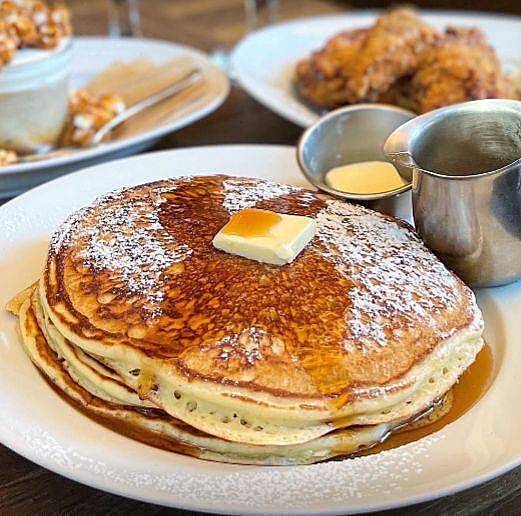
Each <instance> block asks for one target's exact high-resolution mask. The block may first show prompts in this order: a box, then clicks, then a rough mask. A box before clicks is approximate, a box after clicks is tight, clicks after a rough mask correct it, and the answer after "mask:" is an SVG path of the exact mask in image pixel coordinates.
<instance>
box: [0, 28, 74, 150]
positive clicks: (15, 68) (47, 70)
mask: <svg viewBox="0 0 521 516" xmlns="http://www.w3.org/2000/svg"><path fill="white" fill-rule="evenodd" d="M71 47H72V45H71V40H70V39H69V38H67V39H65V40H64V41H62V42H61V43H60V45H59V46H58V47H57V48H56V49H53V50H39V49H23V50H19V51H18V52H17V54H16V56H15V58H14V60H13V61H12V62H11V63H9V64H8V65H7V66H5V67H4V68H3V69H1V70H0V148H6V149H13V150H16V151H19V152H31V151H33V150H34V149H35V148H36V147H39V146H42V145H49V144H50V145H54V144H55V143H56V142H57V140H58V138H59V136H60V133H61V131H62V129H63V124H64V123H65V119H66V116H67V102H68V82H69V70H70V62H71V54H72V49H71Z"/></svg>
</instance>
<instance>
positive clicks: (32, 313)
mask: <svg viewBox="0 0 521 516" xmlns="http://www.w3.org/2000/svg"><path fill="white" fill-rule="evenodd" d="M26 294H27V295H26V296H25V298H24V299H23V301H22V303H21V304H20V305H19V308H18V310H17V313H18V314H19V316H20V330H21V335H22V342H23V345H24V348H25V350H26V351H27V353H28V355H29V357H30V358H31V360H32V361H33V362H34V364H35V365H36V366H37V367H38V369H39V370H40V371H41V372H42V373H43V374H44V376H45V377H46V378H47V380H48V381H49V382H50V383H51V384H52V385H53V386H54V387H55V388H56V389H57V390H58V391H59V392H60V393H61V394H62V395H63V396H64V397H65V398H66V399H67V400H68V401H69V402H71V403H72V404H73V405H75V406H76V407H77V408H79V409H80V410H81V411H82V412H84V413H86V414H87V415H89V416H90V417H92V418H94V419H95V420H96V421H98V422H100V423H102V424H104V425H106V426H109V427H111V428H116V429H117V430H118V431H119V432H121V433H123V434H125V435H127V436H129V437H132V438H135V439H138V440H140V441H142V442H144V443H147V444H150V445H152V446H156V447H160V448H163V449H166V450H170V451H176V452H180V453H184V454H187V455H192V456H194V457H198V458H201V459H206V460H213V461H220V462H232V463H244V464H261V465H292V464H307V463H313V462H317V461H322V460H326V459H329V458H331V457H337V456H339V455H340V456H342V455H343V456H349V455H352V454H353V453H356V452H359V451H361V450H366V449H368V448H370V447H371V446H373V445H375V444H377V443H379V442H381V441H382V440H384V439H385V438H386V437H387V436H388V435H390V433H391V432H393V431H398V432H399V431H401V430H403V429H409V428H418V427H421V426H423V425H425V424H431V423H432V422H434V421H436V420H438V419H439V418H440V417H443V416H444V415H445V414H446V413H447V412H448V410H449V409H450V407H451V404H452V398H451V393H450V392H449V393H447V395H445V396H444V398H443V399H441V400H439V401H438V402H437V403H436V404H435V405H433V406H432V407H430V408H429V409H428V410H426V411H425V412H424V413H423V414H421V415H418V416H416V417H414V418H412V420H409V421H402V422H394V423H393V424H380V425H376V426H369V427H357V428H353V429H348V430H338V431H336V432H333V433H332V434H330V435H328V436H325V437H320V438H317V439H314V440H312V441H311V442H308V443H304V444H297V445H287V446H257V445H248V444H241V443H235V442H231V441H225V440H222V439H219V438H215V437H213V436H211V435H209V434H204V433H202V432H199V431H197V430H195V429H194V428H192V427H190V426H188V425H186V424H184V423H183V422H182V421H179V420H176V419H175V418H172V417H171V416H169V415H168V414H167V413H165V412H164V411H161V410H157V409H150V408H138V407H137V406H125V405H121V404H119V403H111V402H108V401H106V398H105V397H104V396H103V395H102V396H101V398H99V397H97V396H95V395H93V394H92V392H90V391H89V390H88V389H85V388H83V387H82V386H81V384H80V382H78V381H77V380H76V379H75V378H74V377H73V376H72V375H71V373H70V367H69V365H68V364H67V361H66V360H65V359H63V358H62V357H61V356H60V355H59V354H58V353H57V352H56V351H55V350H54V349H53V346H52V345H51V344H49V343H50V342H52V340H53V339H52V337H51V335H50V333H49V332H48V330H49V328H50V327H52V324H50V323H49V322H48V321H47V322H46V321H45V316H44V314H43V312H42V310H41V306H40V304H39V302H38V296H37V294H36V289H33V290H32V291H28V292H27V293H26ZM93 376H94V378H93V380H94V379H96V380H97V381H98V382H99V383H100V385H101V386H106V385H107V384H106V381H105V382H103V381H102V380H103V376H104V371H103V372H97V368H94V371H93ZM96 376H98V378H96ZM92 384H93V385H95V384H96V382H95V381H93V382H92ZM101 391H102V389H101ZM96 392H97V393H99V392H100V389H99V388H96Z"/></svg>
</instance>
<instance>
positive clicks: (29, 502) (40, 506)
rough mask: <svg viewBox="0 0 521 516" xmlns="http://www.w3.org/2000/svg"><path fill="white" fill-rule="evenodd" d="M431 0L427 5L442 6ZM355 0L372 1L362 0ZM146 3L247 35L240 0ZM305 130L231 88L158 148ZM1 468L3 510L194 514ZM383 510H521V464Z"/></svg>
mask: <svg viewBox="0 0 521 516" xmlns="http://www.w3.org/2000/svg"><path fill="white" fill-rule="evenodd" d="M433 2H434V0H433V1H431V2H430V5H434V4H436V5H441V4H440V3H439V2H434V3H433ZM501 2H502V3H499V2H490V1H489V0H473V1H472V2H470V1H469V0H466V1H465V0H461V1H457V0H451V1H450V3H449V2H447V5H449V6H450V7H454V8H466V7H473V8H475V9H476V8H483V9H487V8H490V6H493V8H496V9H499V8H504V10H505V11H510V12H517V13H521V2H519V1H514V0H501ZM68 3H69V5H70V6H71V7H72V9H73V13H74V23H75V26H76V31H77V32H78V33H81V34H103V33H105V32H106V29H107V24H106V16H105V14H106V13H105V2H104V1H103V0H83V1H81V0H73V1H69V2H68ZM353 3H356V4H357V5H368V3H366V2H364V0H361V1H359V2H353ZM386 3H387V2H379V4H386ZM417 3H420V4H421V2H417ZM427 3H428V2H427ZM280 4H281V18H282V19H288V18H294V17H297V16H307V15H315V14H327V13H331V12H337V11H341V10H344V9H346V8H347V6H348V3H346V2H341V1H338V2H335V1H319V0H301V1H297V0H281V2H280ZM141 9H142V17H143V27H144V32H145V35H146V36H149V37H155V38H163V39H171V40H174V41H176V42H180V43H185V44H189V45H193V46H196V47H199V48H201V49H203V50H206V51H210V50H212V49H215V48H216V47H221V48H229V47H230V46H231V45H232V44H233V43H234V42H235V41H236V40H237V39H239V38H240V37H241V36H242V35H243V33H244V23H243V15H242V2H241V0H142V1H141ZM300 132H301V130H300V128H298V127H297V126H295V125H294V124H292V123H290V122H287V121H285V120H283V119H282V118H280V117H278V116H276V115H274V114H273V113H271V112H270V111H269V110H267V109H266V108H264V107H263V106H261V105H260V104H258V103H257V102H256V101H254V100H253V99H251V98H250V97H249V96H248V95H247V94H246V93H245V92H243V91H242V90H240V89H239V88H237V87H235V86H234V87H233V89H232V92H231V94H230V96H229V98H228V99H227V100H226V102H225V103H224V105H223V106H222V107H221V108H220V109H219V110H218V111H217V112H215V113H214V114H212V115H211V116H210V117H208V118H206V119H205V120H201V121H200V122H197V123H196V124H193V125H192V126H190V127H187V128H185V129H183V130H181V131H179V132H177V133H175V134H172V135H170V136H168V137H166V138H165V139H163V140H162V141H161V142H160V143H159V144H158V145H157V147H156V148H157V149H167V148H173V147H180V146H192V145H205V144H226V143H274V144H287V145H294V144H295V142H296V140H297V138H298V136H299V134H300ZM505 424H507V422H505ZM520 437H521V431H520ZM0 466H1V467H0V515H4V514H5V515H16V516H18V515H20V516H24V515H35V514H37V515H39V514H45V515H61V514H67V515H68V514H71V515H78V516H80V515H86V516H98V515H99V516H102V515H114V516H116V515H122V516H123V515H129V514H132V515H141V514H143V515H144V514H147V515H149V514H150V515H163V514H183V515H189V514H194V513H189V512H185V511H179V510H169V509H165V508H162V507H158V506H154V505H149V504H145V503H142V502H136V501H133V500H129V499H125V498H121V497H118V496H114V495H110V494H108V493H104V492H101V491H98V490H95V489H92V488H90V487H86V486H83V485H81V484H78V483H76V482H73V481H71V480H68V479H65V478H63V477H61V476H59V475H56V474H54V473H51V472H49V471H47V470H45V469H43V468H41V467H39V466H36V465H34V464H32V463H31V462H29V461H27V460H25V459H23V458H22V457H20V456H18V455H16V454H15V453H14V452H12V451H10V450H8V449H7V448H5V447H3V446H1V445H0ZM380 514H382V515H383V514H385V515H386V516H398V515H400V516H401V515H404V516H412V515H420V516H421V515H429V516H430V515H451V516H452V515H455V516H460V515H471V514H473V515H493V514H498V515H520V514H521V468H518V469H516V470H514V471H512V472H510V473H508V474H506V475H503V476H502V477H500V478H497V479H495V480H492V481H490V482H488V483H485V484H483V485H481V486H479V487H476V488H473V489H470V490H467V491H464V492H462V493H458V494H456V495H453V496H449V497H445V498H441V499H439V500H435V501H433V502H428V503H424V504H419V505H415V506H412V507H407V508H402V509H398V510H393V511H387V512H385V513H380Z"/></svg>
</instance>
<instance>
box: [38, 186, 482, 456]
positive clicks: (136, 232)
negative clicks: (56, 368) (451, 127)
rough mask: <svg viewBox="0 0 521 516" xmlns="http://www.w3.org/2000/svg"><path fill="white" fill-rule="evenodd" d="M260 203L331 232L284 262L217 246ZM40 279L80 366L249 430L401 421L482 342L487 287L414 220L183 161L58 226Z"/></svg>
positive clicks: (143, 395)
mask: <svg viewBox="0 0 521 516" xmlns="http://www.w3.org/2000/svg"><path fill="white" fill-rule="evenodd" d="M248 207H257V208H263V209H268V210H272V211H276V212H279V213H287V214H295V215H305V216H309V217H314V218H315V219H316V223H317V234H316V236H315V238H314V239H313V240H312V241H311V242H310V244H309V245H308V246H307V247H306V248H305V250H304V251H303V252H302V253H301V254H300V255H299V256H298V257H297V258H296V260H295V261H294V262H293V263H291V264H289V265H284V266H275V265H269V264H263V263H259V262H256V261H253V260H248V259H246V258H242V257H239V256H235V255H231V254H227V253H224V252H222V251H219V250H217V249H215V248H214V247H213V246H212V243H211V242H212V239H213V237H214V236H215V234H216V233H217V232H218V231H219V230H220V229H221V228H222V226H224V225H225V224H226V222H227V221H228V219H229V217H230V215H231V214H232V213H234V212H235V211H237V210H240V209H244V208H248ZM38 290H39V293H38V296H36V299H37V300H36V301H35V303H37V306H38V308H36V310H40V311H41V313H42V314H43V319H42V320H43V321H47V322H44V323H42V324H43V325H44V326H46V327H47V328H46V331H47V332H48V334H49V335H51V337H50V341H52V342H49V346H50V348H51V349H53V350H54V351H55V352H56V351H57V352H58V354H60V353H61V354H62V355H63V354H64V355H67V356H68V357H69V359H70V361H71V362H72V363H68V359H67V360H65V361H66V362H67V363H66V364H65V366H64V367H65V369H66V370H67V371H68V372H69V373H70V376H71V377H72V378H73V380H74V381H75V383H77V384H79V385H81V386H83V387H84V388H86V389H87V390H89V391H90V392H91V393H93V391H95V390H96V389H98V390H99V392H97V393H95V394H96V396H97V397H100V396H101V398H103V401H104V402H111V403H116V404H117V403H120V404H121V403H123V402H126V400H130V401H129V403H130V404H134V405H137V406H138V407H139V406H140V404H141V402H142V403H143V404H146V406H149V407H155V408H157V409H159V410H161V411H163V412H164V413H167V414H169V416H170V417H172V418H175V419H176V420H179V421H182V422H183V423H184V424H186V425H189V426H190V427H191V428H192V429H194V431H195V430H197V431H199V432H203V433H205V434H209V435H211V436H213V437H214V438H218V439H221V440H225V441H228V442H233V443H237V444H241V445H252V446H268V447H270V446H283V447H285V446H294V445H303V446H305V445H306V443H309V446H310V447H312V446H313V443H316V442H317V441H316V440H317V439H318V438H320V437H321V436H328V434H334V433H335V432H337V431H339V429H346V430H348V429H350V428H352V427H353V428H357V427H360V426H363V427H372V428H373V429H374V428H376V427H377V426H378V425H391V426H396V425H397V424H398V423H400V422H403V421H407V420H409V419H411V418H413V417H414V416H415V415H417V414H420V413H422V412H423V411H425V410H426V409H428V408H429V407H431V406H432V404H433V403H434V402H435V400H437V399H439V398H441V397H442V396H443V395H444V394H445V393H446V392H447V391H449V389H450V388H451V386H452V385H453V384H454V383H455V382H456V381H457V378H458V377H459V376H460V375H461V373H462V372H463V371H464V370H465V369H466V368H467V367H468V366H469V365H470V364H471V363H472V362H473V360H474V358H475V355H476V354H477V352H478V351H479V349H480V348H481V346H482V344H483V341H482V339H481V333H482V329H483V322H482V317H481V313H480V311H479V309H478V308H477V305H476V302H475V299H474V296H473V294H472V292H471V291H470V289H468V288H467V287H466V286H465V285H464V284H463V283H462V282H461V281H460V280H459V279H458V278H457V277H456V276H455V275H453V274H452V273H451V272H449V271H448V270H447V269H446V268H445V267H444V266H443V265H442V264H441V262H439V261H438V259H437V258H436V257H435V256H434V255H433V254H432V253H430V251H428V249H427V248H426V247H425V246H424V244H423V243H422V242H421V240H420V239H419V238H418V236H417V235H416V234H415V233H414V231H413V230H412V228H411V227H410V226H408V225H407V224H406V223H405V222H403V221H401V220H399V219H395V218H392V217H389V216H386V215H382V214H379V213H375V212H373V211H370V210H367V209H365V208H363V207H360V206H355V205H352V204H348V203H344V202H341V201H337V200H334V199H331V198H329V197H325V196H323V195H319V194H316V193H313V192H310V191H306V190H302V189H299V188H297V187H293V186H287V185H279V184H276V183H272V182H269V181H263V180H259V179H247V178H232V177H227V176H201V177H184V178H177V179H172V180H165V181H159V182H156V183H150V184H147V185H142V186H138V187H134V188H130V189H124V190H122V191H119V192H115V193H111V194H108V195H107V196H104V197H102V198H100V199H98V200H97V201H96V202H94V203H93V204H92V205H90V206H88V207H86V208H84V209H83V210H80V211H79V212H77V213H75V214H73V215H72V216H71V217H70V218H69V219H68V220H67V221H66V222H65V223H64V224H63V225H62V227H60V228H59V229H58V231H57V232H56V233H55V235H54V236H53V239H52V242H51V246H50V250H49V253H48V258H47V262H46V267H45V271H44V274H43V276H42V278H41V280H40V284H39V289H38ZM49 328H50V329H49ZM48 340H49V339H48ZM71 350H72V351H71ZM78 357H79V358H78ZM92 360H93V361H94V362H90V361H92ZM96 363H97V364H99V366H96ZM100 367H105V368H108V370H109V371H111V373H110V374H108V375H105V374H104V373H103V370H102V369H100ZM98 373H99V374H101V377H103V378H105V376H107V377H109V378H111V375H112V380H114V381H116V382H118V383H120V384H121V386H120V387H117V386H115V384H113V383H111V380H106V381H105V380H104V381H100V379H99V378H100V376H97V374H98ZM125 388H127V389H129V390H130V391H131V392H133V393H137V394H138V396H137V397H136V396H135V395H132V396H131V397H130V398H127V393H126V391H125ZM139 400H140V401H139ZM299 457H300V459H298V460H301V461H303V460H304V459H302V455H301V454H300V455H299ZM310 457H314V456H313V455H312V454H311V455H308V458H307V461H308V462H309V461H313V460H318V459H316V457H315V458H314V459H313V458H310ZM217 460H222V459H217ZM298 460H297V461H298Z"/></svg>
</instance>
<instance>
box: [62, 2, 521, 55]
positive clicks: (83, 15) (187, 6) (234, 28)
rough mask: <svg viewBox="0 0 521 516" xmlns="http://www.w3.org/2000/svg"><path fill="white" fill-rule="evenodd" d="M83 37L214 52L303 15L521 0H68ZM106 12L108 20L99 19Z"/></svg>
mask: <svg viewBox="0 0 521 516" xmlns="http://www.w3.org/2000/svg"><path fill="white" fill-rule="evenodd" d="M66 3H67V5H68V6H69V7H70V8H71V10H72V13H73V23H74V27H75V28H76V33H78V34H84V35H88V34H107V33H108V32H111V31H112V33H113V34H114V35H115V34H116V33H117V31H118V30H120V31H121V32H123V33H124V34H127V33H128V32H129V31H132V32H134V34H135V35H141V34H142V35H144V36H146V37H152V38H160V39H169V40H174V41H176V42H177V43H185V44H190V45H194V46H197V47H199V48H201V49H202V50H206V51H212V50H215V48H216V47H223V48H226V47H229V46H231V45H233V44H234V43H235V42H236V41H237V40H238V39H240V38H241V37H242V36H243V35H244V34H245V33H246V32H248V31H249V30H253V29H255V28H257V27H259V26H263V25H266V24H267V23H272V22H274V21H283V20H288V19H291V18H297V17H302V16H315V15H320V14H332V13H338V12H341V11H348V10H349V9H357V8H358V9H359V8H385V7H389V6H391V5H396V4H400V3H402V4H403V3H408V4H412V5H416V6H418V7H420V8H425V9H461V10H464V9H471V10H482V11H499V12H504V13H511V14H521V0H418V1H415V2H388V1H384V0H349V1H346V0H67V1H66ZM103 11H106V12H107V17H106V18H105V19H104V20H105V21H103V19H102V18H101V17H100V12H103ZM118 27H119V28H118Z"/></svg>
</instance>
